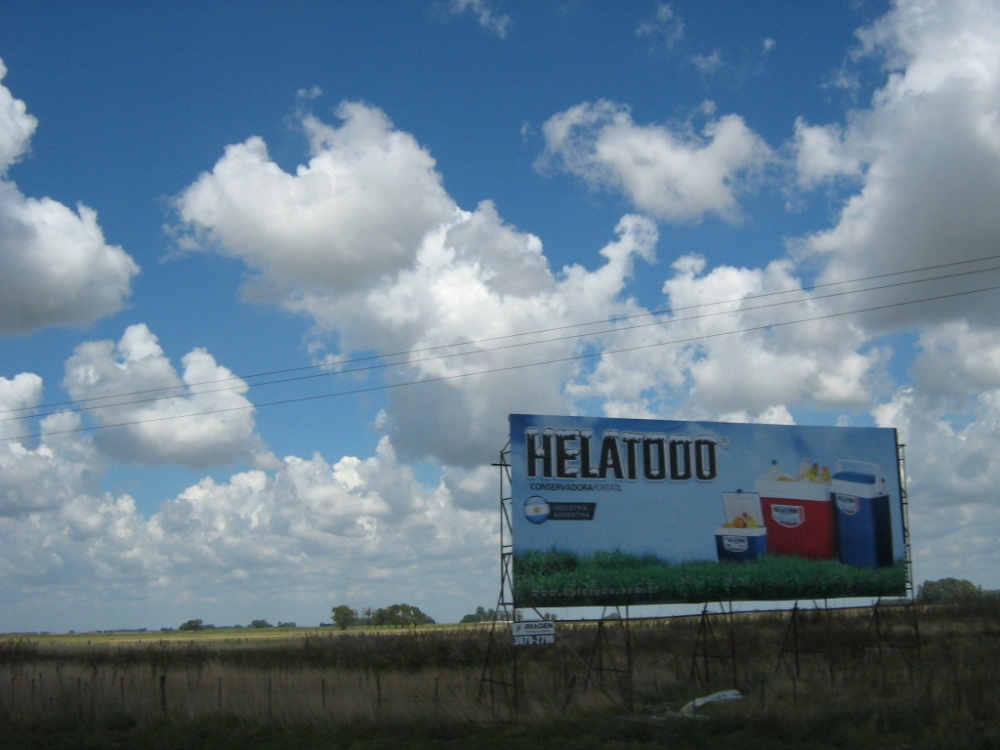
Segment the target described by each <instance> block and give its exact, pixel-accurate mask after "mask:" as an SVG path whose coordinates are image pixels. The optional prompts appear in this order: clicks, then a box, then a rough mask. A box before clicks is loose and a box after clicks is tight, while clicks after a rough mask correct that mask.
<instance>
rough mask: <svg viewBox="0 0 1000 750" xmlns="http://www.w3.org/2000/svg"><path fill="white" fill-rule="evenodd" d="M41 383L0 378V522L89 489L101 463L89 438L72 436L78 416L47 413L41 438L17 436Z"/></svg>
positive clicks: (23, 377)
mask: <svg viewBox="0 0 1000 750" xmlns="http://www.w3.org/2000/svg"><path fill="white" fill-rule="evenodd" d="M42 386H43V384H42V379H41V378H40V377H38V376H37V375H35V374H33V373H21V374H19V375H17V376H15V377H14V378H13V379H7V378H4V377H0V420H2V421H0V518H2V517H19V516H24V515H26V514H29V513H32V512H37V511H42V510H47V509H53V508H59V507H61V506H63V505H65V504H66V503H68V502H70V501H71V500H73V498H74V497H76V495H77V494H78V493H81V492H90V491H94V490H96V488H97V485H98V483H99V481H100V478H101V476H102V475H103V472H104V466H105V463H104V461H103V459H102V458H101V456H100V453H99V452H98V450H97V449H96V448H95V447H94V446H93V444H92V443H91V441H90V440H89V438H87V437H83V436H79V435H76V434H73V433H74V431H75V430H76V429H77V428H78V427H79V426H80V419H79V417H78V416H77V415H75V414H71V413H67V412H63V413H58V414H50V415H49V416H46V417H44V418H43V419H42V420H41V422H40V428H39V432H40V438H39V439H38V440H37V445H36V444H35V440H34V439H29V438H27V437H22V436H24V435H26V434H28V433H30V430H29V429H28V428H27V427H26V426H25V425H26V424H27V418H28V417H29V416H30V415H31V414H32V413H33V412H34V411H35V409H36V407H38V406H39V405H40V404H41V400H42V394H43V387H42Z"/></svg>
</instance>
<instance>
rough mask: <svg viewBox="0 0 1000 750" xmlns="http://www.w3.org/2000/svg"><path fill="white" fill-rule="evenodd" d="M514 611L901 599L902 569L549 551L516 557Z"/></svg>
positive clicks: (770, 559) (899, 564)
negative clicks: (668, 560) (672, 562)
mask: <svg viewBox="0 0 1000 750" xmlns="http://www.w3.org/2000/svg"><path fill="white" fill-rule="evenodd" d="M513 586H514V602H515V605H516V606H517V607H571V606H609V605H638V604H667V603H681V602H688V603H698V602H712V601H777V600H795V599H838V598H848V597H879V596H902V595H903V594H904V593H905V592H906V563H905V562H904V561H899V562H897V563H896V564H895V565H893V566H891V567H884V568H856V567H851V566H849V565H844V564H842V563H840V562H838V561H836V560H809V559H805V558H800V557H787V556H778V555H766V556H763V557H761V558H760V559H759V560H757V561H754V562H742V563H736V562H732V563H730V562H710V561H709V562H704V561H700V562H689V563H681V564H677V565H670V564H668V563H665V562H663V561H662V560H660V559H659V558H657V557H655V556H653V555H639V556H637V555H630V554H626V553H624V552H597V553H594V554H591V555H574V554H572V553H568V552H560V551H558V550H551V551H548V552H541V551H530V552H524V553H521V554H517V555H515V556H514V562H513Z"/></svg>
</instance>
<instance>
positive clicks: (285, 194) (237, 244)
mask: <svg viewBox="0 0 1000 750" xmlns="http://www.w3.org/2000/svg"><path fill="white" fill-rule="evenodd" d="M337 116H338V117H339V118H341V120H342V121H343V124H342V125H341V126H340V127H335V126H331V125H327V124H325V123H323V122H321V121H319V120H318V119H316V118H314V117H311V116H307V117H305V118H304V119H303V121H302V125H303V127H304V129H305V131H306V134H307V135H308V137H309V141H310V145H311V151H312V158H311V159H310V160H309V163H308V164H305V165H301V166H300V167H299V168H298V169H297V170H296V172H295V174H288V173H287V172H285V171H283V170H282V169H281V168H280V167H278V165H277V164H275V163H274V161H272V160H271V159H270V157H269V155H268V152H267V146H266V145H265V143H264V141H263V140H262V139H260V138H257V137H254V138H250V139H248V140H247V141H245V142H244V143H240V144H236V145H232V146H229V147H228V148H226V150H225V154H224V156H223V157H222V158H221V159H220V160H219V161H218V162H217V163H216V165H215V166H214V167H213V169H212V171H211V172H206V173H205V174H203V175H201V177H199V178H198V179H197V180H196V181H195V182H194V184H192V185H191V186H189V187H188V188H187V189H186V190H185V191H184V192H183V193H182V194H181V195H180V196H179V197H178V198H177V200H176V207H177V211H178V214H179V216H180V218H181V219H182V220H183V222H184V223H185V226H186V228H187V229H188V230H190V232H191V233H192V236H188V237H186V238H184V239H183V240H182V244H184V245H185V246H187V247H196V246H201V245H204V244H205V243H208V244H210V245H211V246H212V247H213V248H215V249H216V250H218V251H219V252H221V253H224V254H226V255H230V256H232V257H235V258H238V259H240V260H242V261H243V262H244V263H246V264H247V265H248V266H250V267H251V268H253V269H254V270H256V271H258V272H259V273H260V277H259V281H260V283H259V284H257V285H256V286H255V287H254V288H253V292H252V294H255V295H258V296H264V297H269V298H272V299H273V298H277V297H281V296H284V295H288V294H290V292H289V288H290V287H291V286H295V287H298V288H303V289H308V288H314V287H320V288H322V289H324V290H331V291H338V292H343V291H347V290H354V289H357V288H358V287H359V286H363V285H366V284H370V283H371V282H372V280H374V279H378V278H379V277H381V276H382V275H384V274H392V273H396V272H398V271H399V270H401V269H402V268H405V267H406V266H407V265H408V264H409V263H410V262H411V260H412V250H413V248H414V247H416V246H417V245H418V244H419V243H420V241H421V239H422V237H423V236H424V235H425V234H426V233H427V232H429V231H431V230H432V229H434V228H435V227H437V226H438V225H440V224H441V223H443V222H444V221H446V220H447V219H448V218H449V217H450V216H451V215H452V214H453V213H454V210H455V206H454V204H453V203H452V202H451V201H450V200H449V198H448V196H447V194H446V193H445V191H444V189H443V187H442V186H441V177H440V175H439V174H438V173H437V172H436V171H435V164H434V160H433V159H432V158H431V157H430V155H429V154H428V153H427V152H426V151H425V150H424V149H423V148H421V147H420V145H419V144H418V143H417V142H416V139H414V138H413V137H412V136H411V135H409V134H407V133H402V132H400V131H398V130H395V129H394V128H393V127H392V123H391V122H390V121H389V119H388V118H387V117H386V116H385V114H384V113H383V112H382V111H381V110H379V109H377V108H374V107H369V106H366V105H364V104H360V103H345V104H343V105H341V107H340V108H339V109H338V110H337ZM389 216H391V217H392V218H391V220H388V219H387V217H389Z"/></svg>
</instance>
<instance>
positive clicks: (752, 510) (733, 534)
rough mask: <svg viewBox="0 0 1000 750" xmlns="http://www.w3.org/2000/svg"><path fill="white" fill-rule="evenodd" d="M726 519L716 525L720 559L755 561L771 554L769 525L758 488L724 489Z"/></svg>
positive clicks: (723, 498)
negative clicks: (768, 538) (761, 504)
mask: <svg viewBox="0 0 1000 750" xmlns="http://www.w3.org/2000/svg"><path fill="white" fill-rule="evenodd" d="M722 504H723V507H724V508H725V511H726V523H725V525H723V526H719V527H717V528H716V529H715V549H716V552H718V555H719V562H751V561H753V560H757V559H758V558H759V557H761V556H762V555H765V554H767V529H766V528H765V527H764V523H763V519H764V517H763V515H762V513H761V508H760V495H758V494H757V493H756V492H741V491H740V492H723V493H722Z"/></svg>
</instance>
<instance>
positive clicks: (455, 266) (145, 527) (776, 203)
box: [0, 0, 1000, 631]
mask: <svg viewBox="0 0 1000 750" xmlns="http://www.w3.org/2000/svg"><path fill="white" fill-rule="evenodd" d="M998 38H1000V7H998V5H997V3H995V2H985V1H980V2H968V3H961V4H954V3H948V2H944V1H943V0H942V1H940V2H932V1H930V0H924V1H921V2H915V1H910V2H898V3H882V2H869V1H865V2H842V3H824V4H823V5H822V7H820V6H818V5H815V4H810V3H785V2H773V3H772V2H768V3H734V2H682V1H680V0H678V2H673V3H664V2H658V1H656V0H651V1H650V2H645V1H643V2H633V3H610V2H607V3H605V2H573V1H567V2H552V3H516V2H499V1H498V2H490V1H489V0H427V1H426V2H423V1H420V2H405V3H404V2H364V3H361V2H355V3H332V4H331V3H318V2H316V3H313V2H301V3H268V2H240V3H202V4H198V5H194V4H192V5H182V6H177V5H173V4H165V3H158V2H135V3H127V4H110V3H89V4H84V3H72V2H58V3H34V2H21V1H20V0H11V1H9V2H5V3H4V4H3V6H2V7H0V60H2V65H3V67H2V68H0V72H3V78H2V80H0V87H2V88H0V410H3V411H4V412H5V414H6V415H7V416H9V417H24V418H22V419H6V420H5V421H2V422H0V438H3V441H2V442H0V566H2V568H0V569H2V571H3V575H2V576H0V600H2V601H3V602H4V607H3V608H2V610H3V612H2V614H0V631H16V630H65V629H70V628H73V629H77V630H82V629H92V628H112V627H162V626H175V625H177V624H179V623H180V622H183V621H184V620H187V619H191V618H202V619H204V620H205V621H206V622H215V623H217V624H233V623H236V622H242V623H244V624H245V623H246V622H249V621H250V620H252V619H257V618H261V617H263V618H265V619H270V620H271V621H276V620H279V619H280V620H284V621H289V620H294V621H297V622H300V623H301V624H306V623H313V622H318V621H320V620H323V619H326V618H327V616H328V613H329V609H330V607H331V606H333V605H334V604H339V603H347V604H349V605H351V606H353V607H355V608H362V607H365V606H385V605H387V604H390V603H393V602H397V601H407V602H408V603H411V604H415V605H417V606H419V607H421V608H422V609H423V610H424V611H426V612H428V613H429V614H431V615H432V616H434V617H436V618H437V619H439V620H451V619H458V618H459V617H461V616H462V615H463V614H465V613H466V612H471V611H473V610H474V609H475V607H476V606H479V605H486V606H492V604H493V603H494V602H495V600H496V596H497V593H498V592H497V591H496V585H497V581H498V575H497V574H498V556H499V540H498V531H499V519H498V514H497V507H496V505H497V503H496V499H497V493H498V487H497V477H496V472H495V469H492V468H491V467H490V464H491V463H492V462H493V461H495V460H496V458H497V454H498V452H499V450H500V449H501V448H502V447H503V444H504V442H505V440H506V436H505V430H506V428H507V419H506V416H507V414H509V413H512V412H515V413H553V414H591V415H595V416H627V417H648V418H670V419H702V420H705V419H707V420H715V421H750V422H778V423H797V424H822V425H837V424H844V425H848V424H849V425H855V426H876V425H877V426H882V427H895V428H897V429H898V430H899V431H900V436H901V439H902V441H903V442H905V443H906V444H907V458H908V476H909V480H910V499H911V508H910V523H911V531H912V538H913V543H914V550H913V552H914V566H915V577H916V580H917V582H918V583H919V582H920V581H923V580H927V579H937V578H942V577H946V576H956V577H960V578H968V579H970V580H972V581H974V582H975V583H977V584H980V585H983V586H984V587H987V588H1000V577H998V576H1000V574H998V573H997V572H996V571H997V570H998V569H1000V567H998V566H997V565H996V563H997V554H996V552H995V549H994V543H993V534H991V533H990V532H989V529H991V528H994V527H995V526H996V523H997V522H998V521H1000V511H998V507H997V505H996V503H995V502H994V501H993V496H994V495H995V490H994V488H995V487H996V486H997V485H998V484H1000V467H997V466H996V465H995V464H996V462H995V461H993V460H992V456H993V453H994V452H995V448H994V447H995V445H996V441H997V437H998V435H997V432H998V430H1000V427H998V425H1000V319H998V317H997V314H996V312H995V308H996V291H992V290H991V287H993V286H995V285H996V283H997V277H996V270H994V269H995V268H996V260H995V257H994V256H996V254H997V248H998V247H1000V243H998V241H997V240H998V239H1000V219H998V214H1000V212H997V211H996V210H995V208H996V205H997V204H998V202H1000V201H998V199H1000V178H998V175H1000V169H998V166H1000V119H998V110H997V105H996V102H997V101H1000V95H998V94H1000V47H998V43H997V42H996V41H995V40H996V39H998ZM931 268H933V269H935V270H933V271H931V270H923V271H921V270H920V269H931ZM903 272H912V273H906V274H904V273H903ZM970 272H971V273H970ZM890 274H891V275H890ZM957 274H962V275H957ZM918 278H924V279H927V280H926V281H924V282H922V283H919V284H901V283H900V282H904V281H912V280H915V279H918ZM850 280H865V281H853V282H852V283H851V284H847V283H845V282H847V281H850ZM890 285H891V286H890ZM876 287H877V288H876ZM859 288H869V289H870V291H867V292H855V293H853V294H841V295H840V296H832V295H833V294H835V293H840V292H845V291H848V290H857V289H859ZM975 290H986V291H978V292H976V291H975ZM740 300H742V301H740ZM779 301H781V302H786V303H787V304H783V305H780V306H778V305H774V304H773V303H775V302H779ZM762 304H768V305H770V306H768V307H765V308H764V309H761V310H758V311H756V312H755V311H753V310H752V309H750V308H752V307H754V306H759V305H762ZM879 308H880V309H879ZM668 309H673V310H674V312H673V313H669V314H666V315H664V316H661V319H660V320H661V324H659V325H655V326H645V327H631V326H634V325H635V324H636V323H649V322H651V321H652V318H651V317H650V316H649V315H648V313H651V312H653V311H663V310H668ZM723 310H725V311H727V314H725V315H721V314H711V315H709V314H708V313H718V312H721V311H723ZM634 316H638V317H634ZM643 316H645V317H643ZM623 318H627V320H621V319H623ZM805 319H808V320H805ZM600 321H614V322H610V323H608V322H606V323H604V324H603V325H601V324H600ZM803 321H805V322H803ZM593 323H597V325H586V326H585V325H583V324H593ZM546 330H548V331H549V333H547V334H544V336H543V337H544V338H546V339H553V340H551V341H548V342H547V343H538V344H535V345H534V346H518V347H511V346H509V344H513V343H524V342H526V341H527V340H529V337H526V336H525V334H530V333H532V332H538V331H546ZM577 333H587V334H589V335H588V336H582V337H573V338H570V337H569V334H577ZM539 336H540V334H537V333H536V334H534V337H533V339H537V338H538V337H539ZM470 342H471V343H470ZM477 342H478V343H477ZM456 345H464V348H462V349H455V348H450V349H442V348H440V347H454V346H456ZM637 347H642V348H637ZM469 349H472V350H475V351H476V352H478V353H463V354H462V355H461V356H449V357H444V356H440V355H449V354H455V353H457V352H467V351H468V350H469ZM613 352H617V353H613ZM583 354H589V355H591V356H589V357H587V358H583V359H580V358H579V357H580V355H583ZM361 357H365V358H368V359H363V360H360V359H359V358H361ZM574 357H576V359H574ZM543 361H551V363H550V364H548V365H544V366H541V365H538V366H528V365H533V364H536V363H540V362H543ZM345 363H347V364H345ZM371 365H378V367H377V368H376V369H366V370H362V371H358V372H354V373H344V372H340V371H341V370H344V369H347V370H352V369H356V368H359V367H369V366H371ZM489 370H495V371H497V372H493V373H492V374H476V373H482V372H484V371H489ZM264 373H276V374H274V375H270V376H264V377H254V376H258V375H261V374H264ZM306 375H315V376H319V375H322V377H309V378H302V376H306ZM422 380H434V381H435V382H433V383H425V384H423V385H413V383H415V382H418V381H422ZM263 381H281V382H276V383H273V384H270V385H266V384H263ZM213 383H214V385H206V384H213ZM168 388H169V389H172V390H165V389H168ZM345 391H351V392H352V393H351V394H350V395H339V396H337V395H334V394H337V393H342V392H345ZM140 392H141V393H142V394H143V395H142V396H141V397H140V396H136V395H133V396H124V397H123V394H138V393H140ZM109 396H115V397H118V399H119V403H118V404H117V406H115V407H114V408H104V409H92V408H91V407H94V406H96V405H98V403H99V402H97V401H95V400H94V399H96V398H98V397H109ZM171 397H173V398H171ZM123 398H124V400H125V401H128V402H131V403H124V404H123V403H120V401H121V400H122V399H123ZM278 402H281V403H278ZM189 414H197V415H198V416H194V417H185V416H184V415H189ZM123 423H128V424H127V425H124V426H121V425H123ZM115 425H119V426H115Z"/></svg>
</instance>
